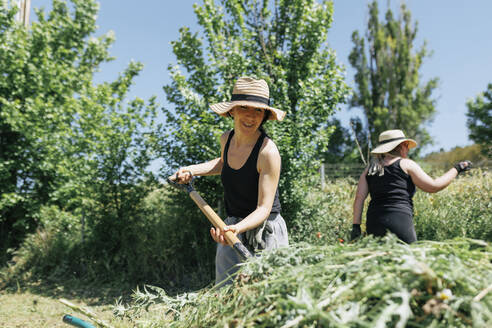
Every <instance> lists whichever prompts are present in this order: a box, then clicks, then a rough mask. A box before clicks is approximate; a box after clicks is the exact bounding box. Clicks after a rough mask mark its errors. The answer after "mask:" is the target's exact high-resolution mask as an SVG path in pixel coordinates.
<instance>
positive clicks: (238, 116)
mask: <svg viewBox="0 0 492 328" xmlns="http://www.w3.org/2000/svg"><path fill="white" fill-rule="evenodd" d="M231 115H232V117H233V118H234V129H236V130H240V131H241V132H242V133H246V134H250V133H255V132H256V131H257V130H258V128H259V127H260V125H261V122H262V121H263V118H264V117H265V109H263V108H255V107H250V106H236V107H234V108H233V109H231Z"/></svg>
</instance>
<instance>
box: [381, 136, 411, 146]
mask: <svg viewBox="0 0 492 328" xmlns="http://www.w3.org/2000/svg"><path fill="white" fill-rule="evenodd" d="M402 139H406V138H405V137H399V138H393V139H388V140H384V141H380V142H379V144H380V145H382V144H385V143H388V142H392V141H396V140H402Z"/></svg>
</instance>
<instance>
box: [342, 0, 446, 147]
mask: <svg viewBox="0 0 492 328" xmlns="http://www.w3.org/2000/svg"><path fill="white" fill-rule="evenodd" d="M416 35H417V23H415V25H414V26H412V22H411V15H410V11H409V10H408V9H407V8H406V6H405V4H404V3H402V5H401V7H400V15H399V17H398V18H395V17H394V15H393V12H392V11H391V10H390V9H388V10H387V11H386V14H385V21H380V20H379V9H378V3H377V1H373V2H371V3H370V4H369V20H368V23H367V30H366V36H365V37H361V36H360V35H359V32H358V31H355V32H354V33H353V34H352V41H353V43H354V48H353V49H352V52H351V53H350V56H349V61H350V64H351V65H352V66H353V67H354V69H355V70H356V74H355V84H356V92H355V93H354V95H353V97H352V99H351V101H350V105H351V106H352V107H361V108H362V109H363V110H364V115H365V118H366V119H367V128H368V132H369V135H370V137H371V142H372V145H376V144H377V139H378V136H379V134H380V133H381V132H382V131H384V130H388V129H397V128H398V129H402V130H403V131H404V132H405V133H406V134H407V135H408V136H411V137H412V138H415V139H417V140H418V141H419V144H420V145H425V144H428V143H430V141H431V140H430V136H429V134H428V132H427V130H426V128H425V123H428V122H429V121H430V120H431V119H432V117H433V115H434V113H435V108H434V105H435V100H433V99H432V98H431V96H432V92H433V90H434V89H435V88H436V86H437V82H438V80H437V78H433V79H431V80H429V81H428V82H427V83H424V84H421V83H420V79H419V70H420V68H421V65H422V62H423V59H424V58H425V57H426V56H428V51H427V49H426V44H425V43H424V45H423V46H422V47H421V48H420V49H419V50H417V51H414V42H415V38H416Z"/></svg>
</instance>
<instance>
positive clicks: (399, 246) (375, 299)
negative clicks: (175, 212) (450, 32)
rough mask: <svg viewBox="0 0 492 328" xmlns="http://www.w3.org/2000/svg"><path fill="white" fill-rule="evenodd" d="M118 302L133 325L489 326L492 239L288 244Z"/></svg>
mask: <svg viewBox="0 0 492 328" xmlns="http://www.w3.org/2000/svg"><path fill="white" fill-rule="evenodd" d="M116 310H118V312H119V313H120V314H122V315H125V316H127V317H129V318H131V319H132V320H134V323H135V324H136V325H138V326H141V327H187V328H189V327H285V328H286V327H387V326H388V327H492V247H491V245H490V244H488V243H486V242H483V241H479V240H471V239H455V240H449V241H444V242H432V241H422V242H417V243H415V244H412V245H410V246H409V245H406V244H403V243H401V242H399V241H398V240H397V239H396V238H395V237H394V236H392V235H389V236H388V237H385V238H384V239H382V240H377V239H373V238H364V239H362V240H360V241H358V242H356V243H353V244H338V245H320V246H312V245H307V244H294V245H292V246H290V247H289V248H284V249H279V250H276V251H274V252H270V253H265V254H264V255H263V256H262V257H260V258H255V259H252V260H250V261H249V262H248V263H246V264H245V265H243V267H242V269H241V270H240V271H239V274H238V276H237V279H236V280H235V282H234V284H233V285H230V286H226V287H224V288H222V289H216V288H206V289H203V290H201V291H199V292H196V293H186V294H182V295H178V296H176V297H169V296H167V295H166V293H165V292H164V290H162V289H159V288H156V287H150V288H147V289H146V290H145V291H143V292H141V291H137V292H136V293H135V294H134V302H133V303H132V305H130V306H129V307H124V306H123V305H119V306H118V307H117V308H116Z"/></svg>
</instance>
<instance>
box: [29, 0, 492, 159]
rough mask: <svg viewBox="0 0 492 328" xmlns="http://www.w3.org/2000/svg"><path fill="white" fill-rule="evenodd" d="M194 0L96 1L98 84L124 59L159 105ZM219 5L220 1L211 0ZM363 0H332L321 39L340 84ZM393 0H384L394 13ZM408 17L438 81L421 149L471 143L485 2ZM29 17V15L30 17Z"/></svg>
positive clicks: (413, 7)
mask: <svg viewBox="0 0 492 328" xmlns="http://www.w3.org/2000/svg"><path fill="white" fill-rule="evenodd" d="M31 1H32V4H31V6H32V7H41V6H44V7H45V8H46V9H49V7H50V3H51V0H31ZM195 2H198V3H201V1H195V0H166V1H163V0H161V1H159V0H139V1H121V0H101V1H100V12H99V15H98V20H97V24H98V26H99V29H98V31H97V32H96V35H101V34H103V33H106V32H108V31H110V30H112V31H114V33H115V35H116V42H115V43H114V44H113V46H112V48H111V50H110V51H111V54H112V55H113V56H114V57H116V60H115V61H113V62H111V63H107V64H104V65H103V66H102V67H101V72H100V73H98V74H97V76H96V80H97V81H111V80H114V79H115V78H116V77H117V75H118V73H120V72H122V71H123V69H124V68H125V67H126V66H127V64H128V63H129V62H130V60H136V61H140V62H142V63H143V64H144V65H145V67H144V69H143V71H142V72H141V74H140V76H138V77H137V78H136V80H135V85H134V86H133V87H132V89H131V93H130V96H131V97H136V96H138V97H141V98H143V99H147V98H149V97H150V96H152V95H156V96H157V99H158V101H159V102H160V104H162V106H164V107H166V108H172V106H171V105H169V104H168V103H167V102H166V99H165V95H164V92H163V91H162V86H163V85H166V84H168V83H170V79H169V74H168V72H167V66H168V65H169V64H175V63H176V60H175V57H174V55H173V53H172V48H171V45H170V42H171V41H173V40H177V38H178V35H179V34H178V33H179V28H180V27H184V26H187V27H189V28H190V29H191V30H192V31H201V30H200V29H199V27H198V25H197V22H196V17H195V14H194V11H193V3H195ZM216 2H217V3H218V2H219V1H218V0H216ZM368 2H369V1H368V0H335V1H334V22H333V25H332V27H331V29H330V31H329V34H328V40H327V42H328V44H329V46H330V48H332V49H334V50H335V51H336V53H337V59H338V62H339V63H340V64H341V65H343V66H345V68H346V77H347V83H348V84H349V85H350V86H354V85H353V75H354V71H353V69H352V68H351V66H350V64H349V62H348V55H349V53H350V51H351V49H352V42H351V35H352V32H353V31H354V30H359V33H361V34H363V33H364V31H365V26H366V23H365V22H366V21H367V17H368V14H367V3H368ZM400 2H401V1H400V0H397V1H395V0H393V1H391V6H392V9H393V11H394V12H395V13H396V9H397V6H398V5H399V4H400ZM387 3H388V1H387V0H381V1H379V7H380V11H386V8H387ZM406 3H407V7H408V8H409V9H410V11H411V13H412V19H413V21H415V20H417V21H418V33H417V38H418V40H417V43H416V45H417V47H420V46H421V45H422V43H423V41H424V40H426V41H427V44H428V45H427V47H428V49H429V50H432V51H433V55H432V57H430V58H427V59H425V61H424V63H423V66H422V69H421V71H420V72H421V75H422V76H421V81H424V82H425V81H428V80H429V79H430V78H432V77H438V78H439V79H440V83H439V87H438V88H437V89H436V91H435V92H434V98H435V99H436V104H437V105H436V110H437V115H436V116H435V119H434V121H433V122H432V123H431V124H429V126H428V129H429V132H430V134H431V136H432V137H433V139H434V142H435V144H434V145H433V146H428V147H427V148H425V149H424V153H428V152H431V151H437V150H439V149H440V148H444V149H445V150H449V149H451V148H453V147H455V146H465V145H468V144H470V143H471V141H470V140H469V139H468V130H467V128H466V116H465V113H466V110H467V108H466V101H467V99H470V98H474V97H475V96H476V95H477V94H478V93H480V92H483V91H484V90H485V89H486V86H487V84H488V83H492V19H491V18H490V14H491V13H492V1H491V0H473V1H464V0H431V1H429V0H407V1H406ZM31 18H34V17H33V15H32V16H31ZM360 113H361V112H360V110H357V109H350V110H349V109H348V108H346V107H344V108H342V110H341V112H339V113H337V114H336V116H337V117H338V118H340V119H341V120H342V123H344V125H346V123H347V122H348V119H349V118H350V117H352V116H356V115H360Z"/></svg>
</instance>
